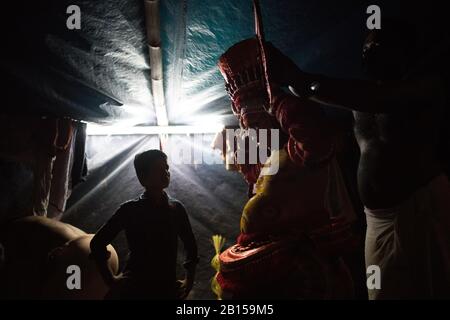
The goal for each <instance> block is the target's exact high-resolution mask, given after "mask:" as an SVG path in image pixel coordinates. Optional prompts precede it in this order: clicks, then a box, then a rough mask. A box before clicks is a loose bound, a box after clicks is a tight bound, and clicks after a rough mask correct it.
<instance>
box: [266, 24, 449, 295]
mask: <svg viewBox="0 0 450 320" xmlns="http://www.w3.org/2000/svg"><path fill="white" fill-rule="evenodd" d="M414 41H415V35H414V33H413V32H412V31H411V30H410V29H409V28H408V26H407V25H404V24H401V23H396V22H390V23H385V24H383V27H382V29H381V30H375V31H372V32H370V34H369V35H368V37H367V39H366V41H365V43H364V47H363V61H364V65H365V70H366V71H367V73H368V75H369V76H370V79H371V80H344V79H333V78H330V77H326V76H322V75H315V74H309V73H306V72H304V71H302V70H300V69H299V68H298V67H297V66H296V65H295V64H294V63H293V62H292V61H291V60H290V59H289V58H288V57H286V56H285V55H284V54H282V53H281V52H279V51H278V50H277V49H275V48H274V47H272V46H269V48H268V49H269V50H268V57H269V72H270V73H269V75H270V76H271V77H272V79H271V81H273V82H276V83H278V84H279V85H281V86H290V87H291V91H292V92H293V93H295V94H297V95H299V96H302V97H305V98H308V99H311V100H314V101H317V102H320V103H321V104H324V105H329V106H335V107H341V108H345V109H348V110H352V111H353V113H354V118H355V135H356V138H357V141H358V144H359V148H360V151H361V158H360V161H359V168H358V189H359V193H360V197H361V200H362V202H363V204H364V206H365V212H366V218H367V234H366V252H365V255H366V265H367V266H369V265H377V266H379V267H380V270H381V288H380V289H370V288H369V289H370V290H369V298H370V299H403V298H405V299H408V298H413V299H414V298H449V297H450V185H449V182H448V178H447V176H446V175H445V174H443V172H442V169H441V167H440V166H439V162H438V160H437V159H436V156H435V154H436V152H435V151H436V150H435V149H436V143H437V139H438V131H439V127H440V123H441V117H442V114H443V110H444V107H445V104H444V101H445V94H446V92H445V89H444V84H443V81H442V80H441V78H440V77H439V76H438V74H436V73H432V72H425V71H423V70H422V72H421V73H420V76H408V77H406V75H407V73H408V72H410V70H411V66H412V65H414V63H415V60H416V57H415V52H416V50H415V45H414ZM417 74H418V73H417Z"/></svg>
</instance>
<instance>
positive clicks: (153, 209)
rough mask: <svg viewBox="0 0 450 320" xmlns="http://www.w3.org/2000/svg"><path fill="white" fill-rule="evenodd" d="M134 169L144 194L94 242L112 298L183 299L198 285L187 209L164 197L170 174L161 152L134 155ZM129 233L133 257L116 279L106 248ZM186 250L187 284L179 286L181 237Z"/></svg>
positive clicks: (117, 215) (94, 252) (123, 209)
mask: <svg viewBox="0 0 450 320" xmlns="http://www.w3.org/2000/svg"><path fill="white" fill-rule="evenodd" d="M134 166H135V169H136V174H137V177H138V179H139V182H140V183H141V184H142V185H143V186H144V187H145V189H146V191H145V193H144V194H143V195H142V196H141V197H140V198H138V199H136V200H132V201H129V202H126V203H124V204H123V205H122V206H121V207H120V208H119V210H117V212H116V213H115V214H114V215H113V216H112V218H111V219H110V220H109V221H108V222H107V223H106V224H105V225H104V226H103V227H102V228H101V229H100V230H99V231H98V232H97V234H96V235H95V237H94V238H93V239H92V242H91V250H92V256H93V257H94V258H95V260H96V262H97V264H98V266H99V268H100V271H101V273H102V275H103V278H104V280H105V282H106V283H107V284H108V285H110V287H111V290H110V293H109V294H108V295H107V296H106V298H107V299H108V298H110V299H145V298H147V299H176V298H179V299H184V298H185V297H186V296H187V295H188V294H189V292H190V290H191V289H192V286H193V282H194V276H195V267H196V264H197V262H198V256H197V244H196V241H195V238H194V235H193V233H192V229H191V225H190V223H189V219H188V216H187V213H186V210H185V208H184V207H183V205H182V204H181V203H180V202H179V201H177V200H174V199H172V198H169V197H168V195H167V194H166V193H165V192H164V189H165V188H166V187H167V186H168V185H169V181H170V173H169V166H168V164H167V156H166V155H165V154H164V153H163V152H161V151H159V150H149V151H146V152H143V153H141V154H138V155H136V157H135V159H134ZM121 230H125V233H126V237H127V240H128V245H129V250H130V258H129V261H128V263H127V266H126V267H125V270H124V272H123V274H121V275H119V276H115V275H113V274H112V272H111V271H110V270H109V268H108V267H107V264H106V263H105V262H106V261H107V259H108V256H109V255H108V252H107V250H106V246H107V245H108V244H109V243H111V241H112V240H113V239H114V238H115V236H116V235H117V234H118V233H119V232H120V231H121ZM178 237H180V239H181V240H182V242H183V244H184V248H185V251H186V261H185V263H184V267H185V268H186V272H187V273H186V279H185V280H183V281H178V282H177V281H176V262H177V240H178V239H177V238H178Z"/></svg>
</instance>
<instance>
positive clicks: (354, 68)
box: [0, 0, 445, 124]
mask: <svg viewBox="0 0 450 320" xmlns="http://www.w3.org/2000/svg"><path fill="white" fill-rule="evenodd" d="M260 2H261V9H262V16H263V22H264V29H265V32H266V38H267V40H269V41H272V42H273V43H274V44H275V45H276V46H278V47H279V48H280V49H281V50H282V51H284V52H285V53H286V54H287V55H289V56H290V57H291V58H292V59H293V60H294V61H295V62H296V63H298V65H299V66H301V67H302V68H304V69H305V70H307V71H312V72H322V73H325V74H328V75H337V76H345V77H354V76H360V75H361V44H362V41H363V39H364V34H365V33H366V32H367V28H366V19H367V17H368V15H367V13H366V9H367V6H368V5H370V4H374V3H372V1H363V0H345V1H332V0H321V1H316V0H302V1H300V0H295V1H294V0H292V1H289V0H282V1H280V0H261V1H260ZM143 4H144V1H143V0H103V1H94V0H43V1H38V2H36V1H25V2H9V3H5V4H2V12H1V17H0V35H1V39H2V47H3V49H2V52H1V56H0V57H1V59H0V70H1V72H2V74H3V77H4V79H5V80H6V81H5V83H7V84H8V90H4V93H3V99H4V100H5V101H7V102H8V103H5V105H6V106H5V108H4V110H5V111H6V110H9V111H16V112H22V113H23V112H24V110H26V111H27V112H37V113H41V114H47V113H50V114H58V115H69V116H72V117H74V118H77V119H84V120H88V121H95V122H105V121H122V122H123V121H129V123H130V124H134V123H146V124H155V123H156V119H155V115H154V111H153V102H152V95H151V85H150V81H149V79H150V69H149V55H148V48H147V45H146V34H145V14H144V9H143V8H144V5H143ZM376 4H378V5H379V6H380V7H381V8H382V14H383V16H385V17H387V16H402V17H403V18H406V19H409V20H411V21H413V22H415V23H416V24H417V25H418V27H419V28H418V29H419V30H420V31H421V32H425V33H426V32H427V30H432V32H429V33H428V35H429V39H430V41H431V43H435V44H436V43H439V41H440V40H441V38H442V31H443V30H444V29H445V28H442V27H443V26H445V19H442V17H441V16H439V15H438V14H439V13H441V15H442V14H445V11H443V10H439V8H437V7H433V6H431V5H430V6H427V7H426V8H425V7H424V6H419V5H412V4H410V3H406V2H404V1H377V2H376ZM69 5H78V6H79V7H80V9H81V29H80V30H69V29H67V27H66V20H67V18H68V17H69V14H67V13H66V9H67V7H68V6H69ZM160 11H161V39H162V43H161V45H162V49H163V66H164V89H165V97H166V102H167V107H168V112H169V121H170V123H173V124H199V123H200V124H201V123H204V122H211V121H222V122H224V123H225V124H229V123H233V122H234V119H233V117H232V116H231V111H230V107H229V100H228V98H227V97H226V94H225V90H224V85H223V79H222V78H221V76H220V74H219V72H218V70H217V67H216V63H217V60H218V58H219V56H220V55H221V54H222V53H223V52H224V51H225V50H226V49H227V48H229V47H230V46H231V45H233V44H234V43H236V42H238V41H241V40H244V39H246V38H249V37H252V36H254V23H253V13H252V2H251V1H250V0H246V1H227V0H208V1H204V0H164V1H161V5H160ZM432 11H433V12H434V13H433V14H432V15H430V12H432ZM3 87H4V85H3ZM120 104H123V105H122V106H120Z"/></svg>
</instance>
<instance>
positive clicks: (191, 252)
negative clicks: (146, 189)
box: [177, 203, 199, 298]
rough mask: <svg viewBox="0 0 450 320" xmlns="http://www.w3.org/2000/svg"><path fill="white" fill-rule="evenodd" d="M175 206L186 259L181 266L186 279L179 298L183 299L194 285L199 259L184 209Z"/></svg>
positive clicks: (180, 205) (181, 206)
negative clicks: (182, 292)
mask: <svg viewBox="0 0 450 320" xmlns="http://www.w3.org/2000/svg"><path fill="white" fill-rule="evenodd" d="M177 206H178V213H179V214H178V215H177V216H178V219H179V221H178V225H179V230H178V236H179V237H180V239H181V241H182V242H183V245H184V250H185V252H186V259H185V262H184V263H183V266H184V268H185V269H186V279H185V281H184V294H183V295H182V296H181V298H185V297H186V296H187V295H188V294H189V291H191V289H192V286H193V285H194V278H195V268H196V266H197V263H198V260H199V258H198V249H197V242H196V240H195V236H194V233H193V232H192V227H191V223H190V222H189V218H188V215H187V212H186V209H185V208H184V207H183V205H182V204H181V203H178V204H177Z"/></svg>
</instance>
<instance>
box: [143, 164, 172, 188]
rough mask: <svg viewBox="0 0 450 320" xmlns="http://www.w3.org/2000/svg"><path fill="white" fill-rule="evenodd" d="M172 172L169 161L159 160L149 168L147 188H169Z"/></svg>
mask: <svg viewBox="0 0 450 320" xmlns="http://www.w3.org/2000/svg"><path fill="white" fill-rule="evenodd" d="M169 183H170V172H169V165H168V164H167V160H165V159H159V160H157V161H155V162H154V163H153V164H152V165H151V166H150V168H149V170H148V173H147V179H146V184H145V186H146V187H147V188H157V189H164V188H167V187H168V186H169Z"/></svg>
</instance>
